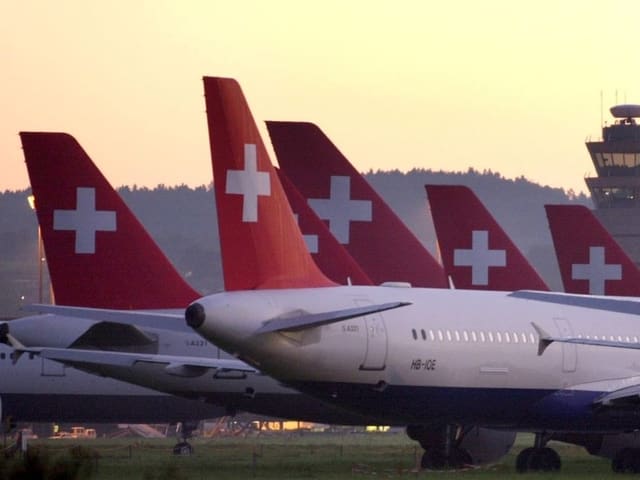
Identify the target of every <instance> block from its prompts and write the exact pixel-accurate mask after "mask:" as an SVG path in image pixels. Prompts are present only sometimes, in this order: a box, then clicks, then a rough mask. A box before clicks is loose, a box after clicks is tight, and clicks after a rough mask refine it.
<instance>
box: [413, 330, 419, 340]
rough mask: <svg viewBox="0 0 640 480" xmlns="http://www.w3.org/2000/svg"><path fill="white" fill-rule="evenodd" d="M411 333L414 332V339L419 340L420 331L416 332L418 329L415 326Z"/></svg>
mask: <svg viewBox="0 0 640 480" xmlns="http://www.w3.org/2000/svg"><path fill="white" fill-rule="evenodd" d="M411 333H412V334H413V339H414V340H417V339H418V332H416V329H415V328H412V329H411Z"/></svg>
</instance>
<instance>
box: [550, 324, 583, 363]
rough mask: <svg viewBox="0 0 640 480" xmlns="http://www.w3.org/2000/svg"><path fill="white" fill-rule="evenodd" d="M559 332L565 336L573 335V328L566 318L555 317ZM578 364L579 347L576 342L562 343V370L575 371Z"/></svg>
mask: <svg viewBox="0 0 640 480" xmlns="http://www.w3.org/2000/svg"><path fill="white" fill-rule="evenodd" d="M553 320H554V321H555V322H556V326H557V327H558V332H559V333H560V335H561V336H563V337H572V336H573V329H572V328H571V324H570V323H569V321H568V320H567V319H566V318H554V319H553ZM577 364H578V349H577V348H576V345H575V344H570V343H563V344H562V371H563V372H575V371H576V366H577Z"/></svg>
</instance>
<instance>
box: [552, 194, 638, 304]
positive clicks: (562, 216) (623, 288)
mask: <svg viewBox="0 0 640 480" xmlns="http://www.w3.org/2000/svg"><path fill="white" fill-rule="evenodd" d="M544 208H545V210H546V212H547V220H548V221H549V228H550V229H551V237H552V238H553V245H554V247H555V249H556V256H557V258H558V266H559V268H560V275H561V276H562V283H563V285H564V289H565V291H566V292H567V293H586V294H596V295H620V296H638V295H640V271H639V270H638V267H637V266H636V265H635V264H634V263H633V261H632V260H631V259H630V258H629V256H628V255H627V254H626V253H625V252H624V250H622V247H620V245H619V244H618V243H617V242H616V241H615V240H614V239H613V237H612V236H611V234H610V233H609V232H608V231H607V230H606V229H605V228H604V227H603V226H602V224H601V223H600V222H599V221H598V219H597V218H596V217H595V216H594V214H593V213H592V212H591V210H589V209H588V208H587V207H584V206H582V205H545V207H544Z"/></svg>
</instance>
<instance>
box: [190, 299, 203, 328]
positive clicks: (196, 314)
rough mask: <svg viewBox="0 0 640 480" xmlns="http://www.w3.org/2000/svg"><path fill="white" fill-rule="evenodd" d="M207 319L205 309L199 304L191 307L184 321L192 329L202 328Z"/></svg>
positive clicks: (193, 304)
mask: <svg viewBox="0 0 640 480" xmlns="http://www.w3.org/2000/svg"><path fill="white" fill-rule="evenodd" d="M206 318H207V315H206V313H205V311H204V307H203V306H202V305H201V304H199V303H198V302H196V303H192V304H191V305H189V306H188V307H187V309H186V310H185V312H184V319H185V320H186V321H187V325H189V326H190V327H191V328H200V327H201V326H202V324H203V323H204V321H205V319H206Z"/></svg>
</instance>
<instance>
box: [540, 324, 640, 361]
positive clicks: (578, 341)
mask: <svg viewBox="0 0 640 480" xmlns="http://www.w3.org/2000/svg"><path fill="white" fill-rule="evenodd" d="M531 325H532V326H533V328H534V329H535V330H536V332H538V337H539V339H540V340H539V342H538V355H542V354H543V353H544V351H545V350H546V349H547V347H548V346H549V345H551V344H552V343H553V342H558V343H572V344H575V345H593V346H597V347H612V348H628V349H632V350H640V343H638V342H623V341H616V340H605V339H602V340H596V339H593V338H582V337H556V336H553V335H550V334H549V333H547V332H546V331H545V330H544V329H543V328H542V327H540V326H539V325H536V324H535V323H534V322H531Z"/></svg>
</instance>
